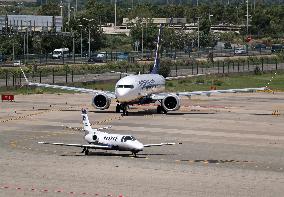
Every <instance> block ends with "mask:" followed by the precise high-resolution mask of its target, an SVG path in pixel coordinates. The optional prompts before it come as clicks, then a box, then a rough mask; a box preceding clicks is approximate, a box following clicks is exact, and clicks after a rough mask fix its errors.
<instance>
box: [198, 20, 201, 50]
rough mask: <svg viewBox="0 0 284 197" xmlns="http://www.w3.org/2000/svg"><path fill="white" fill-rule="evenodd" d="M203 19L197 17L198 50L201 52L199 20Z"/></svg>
mask: <svg viewBox="0 0 284 197" xmlns="http://www.w3.org/2000/svg"><path fill="white" fill-rule="evenodd" d="M200 18H201V17H197V34H198V35H197V50H198V51H199V48H200V42H199V39H200V35H199V20H200Z"/></svg>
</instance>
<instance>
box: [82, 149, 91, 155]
mask: <svg viewBox="0 0 284 197" xmlns="http://www.w3.org/2000/svg"><path fill="white" fill-rule="evenodd" d="M81 153H85V155H89V153H90V151H89V149H87V148H83V150H82V152H81Z"/></svg>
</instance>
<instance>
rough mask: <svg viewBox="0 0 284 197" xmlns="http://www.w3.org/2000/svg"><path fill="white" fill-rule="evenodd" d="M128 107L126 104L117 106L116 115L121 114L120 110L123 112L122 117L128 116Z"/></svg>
mask: <svg viewBox="0 0 284 197" xmlns="http://www.w3.org/2000/svg"><path fill="white" fill-rule="evenodd" d="M127 108H128V106H127V105H124V104H117V105H116V108H115V112H116V113H120V110H122V115H123V116H128V110H127Z"/></svg>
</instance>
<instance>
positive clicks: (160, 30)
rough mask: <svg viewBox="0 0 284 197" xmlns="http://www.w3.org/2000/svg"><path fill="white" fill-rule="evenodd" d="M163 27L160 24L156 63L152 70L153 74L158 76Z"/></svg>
mask: <svg viewBox="0 0 284 197" xmlns="http://www.w3.org/2000/svg"><path fill="white" fill-rule="evenodd" d="M162 28H163V25H162V24H160V28H159V33H158V40H157V46H156V53H155V62H154V66H153V69H152V72H151V74H158V72H159V69H160V59H159V52H160V42H161V34H162Z"/></svg>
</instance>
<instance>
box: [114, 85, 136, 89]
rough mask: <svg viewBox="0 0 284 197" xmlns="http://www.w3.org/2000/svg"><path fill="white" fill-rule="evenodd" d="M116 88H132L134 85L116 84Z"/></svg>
mask: <svg viewBox="0 0 284 197" xmlns="http://www.w3.org/2000/svg"><path fill="white" fill-rule="evenodd" d="M116 88H130V89H132V88H134V86H133V85H117V86H116Z"/></svg>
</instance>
